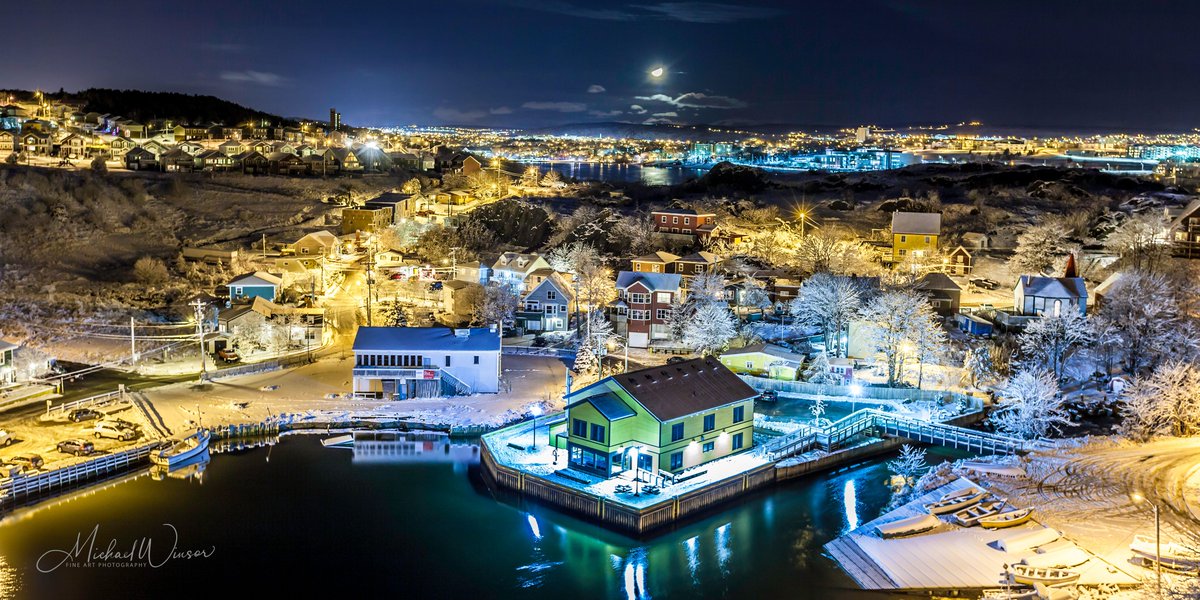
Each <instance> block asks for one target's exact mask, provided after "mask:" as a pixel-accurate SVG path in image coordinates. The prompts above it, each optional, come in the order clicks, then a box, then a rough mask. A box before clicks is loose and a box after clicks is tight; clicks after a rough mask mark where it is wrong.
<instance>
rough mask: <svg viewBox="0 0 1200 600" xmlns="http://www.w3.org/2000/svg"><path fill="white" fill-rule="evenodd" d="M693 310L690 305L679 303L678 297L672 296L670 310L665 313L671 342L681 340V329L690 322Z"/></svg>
mask: <svg viewBox="0 0 1200 600" xmlns="http://www.w3.org/2000/svg"><path fill="white" fill-rule="evenodd" d="M694 308H695V307H693V306H692V305H691V304H687V303H684V302H681V301H680V300H679V296H678V295H675V296H674V298H673V300H672V301H671V308H670V310H669V311H668V312H667V328H668V329H669V330H670V332H671V340H672V341H676V342H678V341H681V340H683V328H684V327H685V326H686V325H687V324H688V323H689V322H690V321H691V320H692V313H693V311H694Z"/></svg>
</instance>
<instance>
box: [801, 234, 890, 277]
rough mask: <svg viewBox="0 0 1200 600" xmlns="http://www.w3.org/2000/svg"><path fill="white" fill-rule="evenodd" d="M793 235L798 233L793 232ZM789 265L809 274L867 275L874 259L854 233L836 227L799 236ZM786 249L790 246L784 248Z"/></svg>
mask: <svg viewBox="0 0 1200 600" xmlns="http://www.w3.org/2000/svg"><path fill="white" fill-rule="evenodd" d="M789 233H794V232H790V231H789ZM790 247H791V256H792V259H791V260H790V261H789V262H791V263H793V264H795V266H798V267H800V268H801V269H803V270H804V271H805V272H808V273H838V274H849V273H859V274H861V273H865V272H867V271H869V270H871V269H872V267H871V258H870V256H869V253H868V252H867V250H866V249H865V248H864V247H863V245H862V243H861V242H860V241H859V240H858V236H856V235H855V234H854V232H852V231H850V230H848V229H846V228H842V227H836V226H827V227H822V228H820V229H816V230H811V229H810V230H809V231H808V232H807V233H806V234H805V235H802V236H801V235H797V236H796V241H795V243H794V245H790ZM784 248H785V249H788V248H789V245H785V246H784Z"/></svg>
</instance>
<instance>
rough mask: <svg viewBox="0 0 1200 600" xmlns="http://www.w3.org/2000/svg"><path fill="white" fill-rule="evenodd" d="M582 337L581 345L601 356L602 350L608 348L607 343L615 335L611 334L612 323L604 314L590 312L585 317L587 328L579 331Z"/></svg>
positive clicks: (595, 311) (596, 311) (594, 311)
mask: <svg viewBox="0 0 1200 600" xmlns="http://www.w3.org/2000/svg"><path fill="white" fill-rule="evenodd" d="M580 335H581V336H583V344H582V345H585V346H589V347H591V348H592V350H593V351H594V352H595V353H596V355H597V356H601V355H603V353H604V348H605V347H606V346H608V341H609V340H610V339H612V337H613V336H614V335H615V333H614V332H613V327H612V323H610V322H609V321H608V319H607V318H606V317H605V316H604V313H603V312H601V311H599V310H593V311H590V312H589V313H588V315H587V326H586V327H583V328H582V329H581V331H580Z"/></svg>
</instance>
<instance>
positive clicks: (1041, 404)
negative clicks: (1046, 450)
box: [990, 371, 1074, 440]
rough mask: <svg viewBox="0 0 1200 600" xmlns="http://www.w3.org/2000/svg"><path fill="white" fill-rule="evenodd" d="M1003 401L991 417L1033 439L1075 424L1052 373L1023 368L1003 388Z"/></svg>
mask: <svg viewBox="0 0 1200 600" xmlns="http://www.w3.org/2000/svg"><path fill="white" fill-rule="evenodd" d="M999 397H1000V400H1001V401H1000V403H999V404H998V405H997V408H996V410H995V411H994V412H993V413H992V415H991V417H990V419H991V422H992V423H993V424H994V425H995V426H996V428H997V429H999V430H1000V431H1003V432H1005V433H1009V434H1012V435H1015V436H1017V437H1020V438H1023V439H1027V440H1033V439H1038V438H1042V437H1045V436H1046V435H1047V434H1048V433H1050V432H1051V431H1061V427H1062V426H1069V425H1073V424H1074V423H1072V422H1071V419H1069V418H1068V416H1067V411H1066V407H1065V406H1063V403H1064V399H1063V397H1062V396H1061V395H1060V394H1059V391H1058V384H1057V383H1056V382H1055V379H1054V377H1053V376H1052V375H1051V374H1050V373H1046V372H1042V373H1037V372H1034V371H1021V372H1020V373H1017V374H1016V375H1014V376H1013V377H1012V378H1010V379H1009V380H1008V381H1007V382H1006V383H1005V384H1004V386H1003V387H1001V388H1000V390H999Z"/></svg>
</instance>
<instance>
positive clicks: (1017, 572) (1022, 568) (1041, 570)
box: [1012, 565, 1079, 585]
mask: <svg viewBox="0 0 1200 600" xmlns="http://www.w3.org/2000/svg"><path fill="white" fill-rule="evenodd" d="M1012 578H1013V581H1015V582H1017V583H1023V584H1025V585H1033V584H1035V583H1042V584H1046V585H1061V584H1064V583H1072V582H1074V581H1078V580H1079V573H1078V572H1077V571H1068V570H1066V569H1054V568H1046V567H1031V566H1029V565H1013V567H1012Z"/></svg>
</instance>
